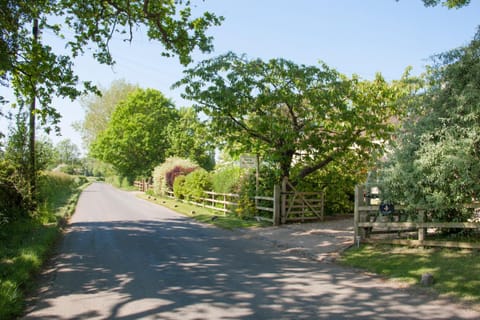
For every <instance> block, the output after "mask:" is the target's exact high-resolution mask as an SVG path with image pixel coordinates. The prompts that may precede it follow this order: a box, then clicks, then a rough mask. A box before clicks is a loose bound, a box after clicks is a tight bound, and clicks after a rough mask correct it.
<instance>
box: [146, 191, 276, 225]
mask: <svg viewBox="0 0 480 320" xmlns="http://www.w3.org/2000/svg"><path fill="white" fill-rule="evenodd" d="M139 197H140V198H142V199H145V200H147V201H150V202H153V203H156V204H159V205H162V206H164V207H167V208H169V209H172V210H174V211H176V212H178V213H181V214H183V215H185V216H188V217H191V218H193V219H195V220H197V221H199V222H202V223H208V224H212V225H215V226H217V227H220V228H223V229H229V230H233V229H237V228H248V227H265V226H269V225H271V223H269V222H267V221H256V220H255V219H242V218H241V217H239V216H238V215H235V214H226V215H224V214H223V212H220V211H215V210H212V209H209V208H203V207H199V206H196V205H193V204H189V203H184V202H182V201H179V200H175V199H170V198H164V197H153V196H148V195H146V194H144V193H140V194H139ZM214 217H215V218H214Z"/></svg>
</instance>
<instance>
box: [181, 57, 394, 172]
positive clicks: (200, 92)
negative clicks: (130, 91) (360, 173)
mask: <svg viewBox="0 0 480 320" xmlns="http://www.w3.org/2000/svg"><path fill="white" fill-rule="evenodd" d="M185 74H186V76H185V77H184V78H183V79H182V80H181V81H179V82H178V83H177V84H176V86H184V87H185V93H184V94H183V97H184V98H187V99H190V100H193V101H194V102H195V108H196V109H197V110H198V111H201V112H204V113H205V114H206V115H207V116H208V117H210V120H211V129H212V130H213V132H214V133H215V134H216V136H217V137H219V138H220V139H223V140H224V141H225V142H226V143H227V144H229V146H230V147H231V146H236V147H237V148H238V149H239V151H241V152H259V153H262V154H263V155H264V158H268V159H270V160H271V161H273V162H274V163H276V164H277V166H278V168H279V169H280V170H281V175H282V176H286V177H291V178H293V179H298V180H300V179H302V178H304V177H306V176H308V175H310V174H312V173H314V172H316V171H317V170H321V169H323V168H325V167H326V166H327V165H328V164H329V163H331V162H334V161H340V160H341V159H342V158H345V157H347V156H348V157H349V158H351V157H352V156H354V157H355V158H357V159H359V160H362V159H366V158H370V157H371V154H372V153H373V152H375V151H378V150H381V149H382V148H383V141H385V140H388V139H389V137H390V134H391V133H392V129H393V124H392V122H391V119H392V117H394V116H396V115H399V114H400V113H401V111H400V110H399V109H398V106H399V105H398V104H396V103H395V102H396V101H397V100H398V98H399V97H400V96H401V94H402V93H403V90H402V88H401V86H400V85H396V84H390V83H387V82H386V81H385V80H384V79H383V78H382V77H381V76H380V75H377V76H376V78H375V79H374V80H373V81H362V80H360V79H359V78H358V77H353V78H347V77H346V76H344V75H342V74H340V73H338V72H337V71H336V70H334V69H332V68H329V67H328V66H326V65H325V64H321V65H320V66H318V67H317V66H305V65H297V64H295V63H293V62H291V61H288V60H284V59H272V60H269V61H262V60H260V59H255V60H248V59H246V58H245V57H244V56H238V55H236V54H234V53H228V54H225V55H222V56H220V57H217V58H213V59H210V60H206V61H203V62H201V63H200V64H198V65H197V66H196V67H194V68H191V69H188V70H186V71H185ZM293 168H294V169H295V170H292V169H293Z"/></svg>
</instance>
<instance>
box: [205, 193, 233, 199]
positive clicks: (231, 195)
mask: <svg viewBox="0 0 480 320" xmlns="http://www.w3.org/2000/svg"><path fill="white" fill-rule="evenodd" d="M204 193H206V194H209V195H214V196H227V197H234V198H238V197H240V195H239V194H236V193H218V192H214V191H204Z"/></svg>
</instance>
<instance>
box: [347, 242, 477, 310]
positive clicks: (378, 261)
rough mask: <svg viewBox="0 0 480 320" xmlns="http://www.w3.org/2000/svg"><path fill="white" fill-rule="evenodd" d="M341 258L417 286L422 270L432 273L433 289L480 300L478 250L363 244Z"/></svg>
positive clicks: (448, 294) (458, 297)
mask: <svg viewBox="0 0 480 320" xmlns="http://www.w3.org/2000/svg"><path fill="white" fill-rule="evenodd" d="M338 262H339V263H341V264H343V265H348V266H351V267H355V268H361V269H364V270H367V271H369V272H373V273H376V274H379V275H383V276H386V277H388V278H391V279H393V280H397V281H401V282H404V283H406V284H409V285H417V286H420V280H421V277H422V274H424V273H430V274H432V275H433V277H434V284H433V285H432V287H431V289H433V291H435V292H437V293H440V294H444V295H446V296H449V297H452V298H455V299H459V300H460V301H463V302H468V303H473V304H480V278H479V276H478V275H479V274H480V255H479V254H478V251H472V250H455V249H421V248H408V247H401V246H393V245H362V246H360V247H359V248H351V249H349V250H347V251H345V252H344V253H343V254H342V257H341V258H340V259H339V260H338Z"/></svg>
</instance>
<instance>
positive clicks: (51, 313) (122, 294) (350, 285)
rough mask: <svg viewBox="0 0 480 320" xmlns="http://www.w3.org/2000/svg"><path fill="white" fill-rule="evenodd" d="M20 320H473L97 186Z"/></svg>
mask: <svg viewBox="0 0 480 320" xmlns="http://www.w3.org/2000/svg"><path fill="white" fill-rule="evenodd" d="M42 278H43V279H42V280H41V285H40V288H39V290H38V293H37V294H36V297H35V298H34V299H33V302H32V305H31V306H30V307H29V308H28V312H27V314H26V315H25V317H24V319H166V320H168V319H181V320H188V319H396V320H398V319H422V320H423V319H479V318H480V314H479V313H476V312H475V311H471V310H467V309H462V308H461V307H460V306H458V305H453V304H449V303H448V301H446V300H442V299H438V298H437V299H434V298H431V297H429V296H424V295H420V294H414V293H413V291H412V290H406V289H399V288H395V287H393V286H392V285H391V284H389V283H388V282H385V281H382V280H381V279H380V278H378V277H372V276H369V275H366V274H364V273H361V272H358V271H355V270H352V269H348V268H343V267H340V266H337V265H335V264H327V263H319V262H318V261H312V260H309V259H304V258H301V257H297V256H293V255H289V254H287V253H285V252H281V251H280V250H279V249H277V248H275V247H274V246H272V245H271V243H269V242H266V241H261V240H258V239H251V238H245V237H243V236H242V233H241V232H237V231H227V230H221V229H218V228H215V227H211V226H205V225H201V224H199V223H196V222H194V221H192V220H190V219H188V218H185V217H183V216H181V215H179V214H177V213H175V212H173V211H171V210H168V209H166V208H163V207H160V206H157V205H154V204H151V203H148V202H146V201H143V200H140V199H138V198H136V197H135V195H134V194H132V193H128V192H124V191H119V190H117V189H114V188H113V187H111V186H109V185H106V184H102V183H94V184H93V185H91V186H90V187H88V188H87V189H86V190H85V191H84V193H83V194H82V196H81V197H80V200H79V203H78V207H77V210H76V213H75V214H74V216H73V217H72V219H71V221H70V225H69V227H68V228H67V231H66V234H65V236H64V239H63V241H62V243H61V244H60V245H59V247H58V250H57V253H56V255H55V257H54V258H53V259H52V262H51V264H50V266H49V267H48V268H47V270H46V271H45V275H44V276H43V277H42Z"/></svg>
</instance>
